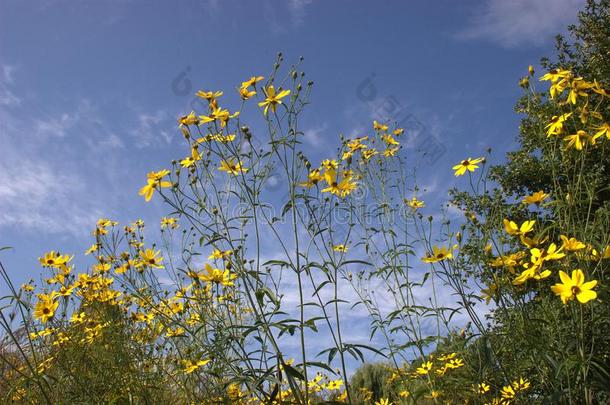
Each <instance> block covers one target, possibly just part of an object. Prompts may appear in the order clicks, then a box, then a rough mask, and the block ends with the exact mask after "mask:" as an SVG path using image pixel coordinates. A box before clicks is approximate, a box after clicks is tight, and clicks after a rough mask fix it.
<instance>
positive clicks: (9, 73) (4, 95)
mask: <svg viewBox="0 0 610 405" xmlns="http://www.w3.org/2000/svg"><path fill="white" fill-rule="evenodd" d="M14 72H15V66H11V65H1V66H0V73H1V74H0V106H7V107H10V106H17V105H19V104H21V99H20V98H19V97H17V96H16V95H15V94H14V93H13V91H12V90H11V89H10V86H11V85H12V84H13V83H14V80H15V79H14Z"/></svg>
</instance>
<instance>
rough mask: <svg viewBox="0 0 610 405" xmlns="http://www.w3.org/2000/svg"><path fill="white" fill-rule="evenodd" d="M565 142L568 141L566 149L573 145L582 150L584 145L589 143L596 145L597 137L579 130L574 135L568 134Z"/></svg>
mask: <svg viewBox="0 0 610 405" xmlns="http://www.w3.org/2000/svg"><path fill="white" fill-rule="evenodd" d="M563 140H564V142H567V143H568V144H567V145H566V149H570V148H571V147H572V146H573V147H574V149H576V150H582V148H583V146H585V145H586V144H587V143H590V144H591V145H595V139H593V138H592V137H591V135H589V134H587V133H586V132H585V131H583V130H579V131H578V132H576V133H575V134H573V135H567V136H566V137H564V138H563Z"/></svg>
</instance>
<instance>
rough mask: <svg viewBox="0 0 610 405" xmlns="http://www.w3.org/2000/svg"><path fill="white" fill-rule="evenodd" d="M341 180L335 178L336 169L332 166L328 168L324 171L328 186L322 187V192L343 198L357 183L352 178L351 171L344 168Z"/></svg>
mask: <svg viewBox="0 0 610 405" xmlns="http://www.w3.org/2000/svg"><path fill="white" fill-rule="evenodd" d="M342 175H343V178H342V179H341V181H338V179H337V171H336V170H335V169H334V168H328V169H326V171H325V172H324V180H325V181H326V183H327V184H328V187H326V188H324V189H322V192H323V193H331V194H334V195H336V196H338V197H341V198H345V197H346V196H348V195H349V194H350V193H351V192H352V191H354V190H355V189H356V187H357V183H356V182H354V181H353V180H352V178H353V173H352V171H351V170H346V171H344V172H343V173H342Z"/></svg>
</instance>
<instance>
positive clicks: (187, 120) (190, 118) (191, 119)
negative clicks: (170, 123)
mask: <svg viewBox="0 0 610 405" xmlns="http://www.w3.org/2000/svg"><path fill="white" fill-rule="evenodd" d="M178 122H179V123H180V126H188V125H199V118H197V116H196V115H195V111H191V112H190V114H189V115H184V116H182V117H180V118H179V119H178Z"/></svg>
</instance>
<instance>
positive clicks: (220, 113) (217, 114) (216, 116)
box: [199, 103, 239, 128]
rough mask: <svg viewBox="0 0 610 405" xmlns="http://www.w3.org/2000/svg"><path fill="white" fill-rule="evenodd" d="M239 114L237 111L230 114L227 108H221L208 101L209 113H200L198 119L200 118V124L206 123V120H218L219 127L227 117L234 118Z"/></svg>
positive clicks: (223, 125)
mask: <svg viewBox="0 0 610 405" xmlns="http://www.w3.org/2000/svg"><path fill="white" fill-rule="evenodd" d="M238 115H239V111H237V112H235V113H233V114H231V113H229V110H223V109H222V108H221V107H218V106H217V105H216V104H214V103H210V113H209V115H200V116H199V119H200V120H201V124H207V123H208V122H217V121H219V122H220V127H221V128H224V127H225V126H226V125H227V122H229V119H231V118H235V117H237V116H238Z"/></svg>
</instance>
